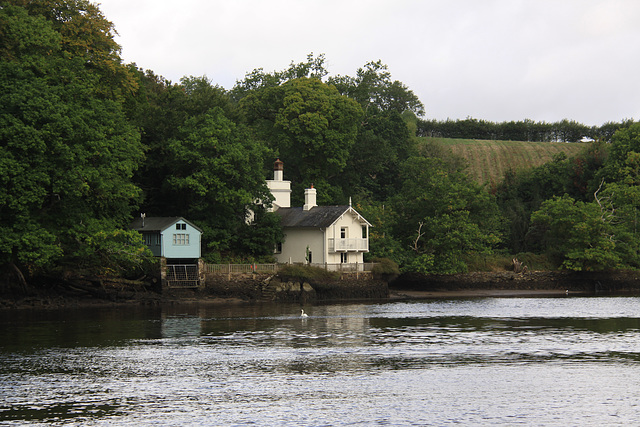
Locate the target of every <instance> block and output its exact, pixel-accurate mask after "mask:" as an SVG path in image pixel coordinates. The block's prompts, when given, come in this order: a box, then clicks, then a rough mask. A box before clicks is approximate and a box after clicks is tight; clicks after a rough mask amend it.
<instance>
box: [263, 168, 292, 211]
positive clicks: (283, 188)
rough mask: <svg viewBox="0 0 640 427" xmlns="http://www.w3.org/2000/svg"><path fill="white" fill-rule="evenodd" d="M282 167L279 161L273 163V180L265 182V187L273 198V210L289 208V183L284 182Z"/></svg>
mask: <svg viewBox="0 0 640 427" xmlns="http://www.w3.org/2000/svg"><path fill="white" fill-rule="evenodd" d="M283 170H284V167H283V163H282V161H281V160H280V159H278V160H276V161H275V162H274V163H273V179H268V180H267V187H269V190H270V191H271V194H272V195H273V198H274V199H275V200H274V201H273V205H274V206H273V209H278V208H290V207H291V181H285V180H284V172H283Z"/></svg>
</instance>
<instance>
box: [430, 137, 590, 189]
mask: <svg viewBox="0 0 640 427" xmlns="http://www.w3.org/2000/svg"><path fill="white" fill-rule="evenodd" d="M421 139H422V140H423V141H424V142H425V143H435V144H437V145H439V146H441V147H443V148H444V149H445V150H448V151H451V153H452V154H454V155H456V156H459V157H462V158H464V159H466V160H467V162H468V163H469V169H468V170H469V174H470V175H471V177H473V178H474V179H475V180H476V182H478V183H480V184H485V183H489V184H490V185H493V184H497V183H498V182H500V181H501V180H502V178H503V177H504V173H505V172H506V171H508V170H509V169H513V170H514V171H518V170H522V169H528V168H532V167H535V166H540V165H542V164H544V163H547V162H549V161H551V160H552V159H553V156H554V155H556V154H558V153H561V152H564V153H565V154H566V155H567V156H568V157H571V156H574V155H576V154H578V153H579V152H580V151H581V150H582V149H583V148H584V147H585V146H586V145H587V143H565V142H524V141H486V140H475V139H448V138H421Z"/></svg>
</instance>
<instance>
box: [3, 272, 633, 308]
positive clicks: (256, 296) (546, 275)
mask: <svg viewBox="0 0 640 427" xmlns="http://www.w3.org/2000/svg"><path fill="white" fill-rule="evenodd" d="M265 280H266V279H265V278H264V277H256V278H255V279H251V278H243V279H242V280H234V281H224V280H217V281H215V282H212V283H211V284H210V285H209V286H207V287H206V288H205V289H199V290H198V289H171V290H165V291H163V292H158V291H156V290H153V289H152V288H140V287H138V288H136V289H131V288H126V287H122V286H118V287H116V286H109V284H108V283H103V284H102V287H101V289H100V293H99V294H96V293H93V294H91V293H86V294H82V293H76V294H72V293H69V292H62V291H61V290H60V289H58V288H55V287H50V288H47V287H42V286H39V287H35V286H30V287H28V288H25V289H20V290H17V289H12V290H11V292H4V293H2V294H1V295H0V309H61V308H68V307H71V308H73V307H78V308H79V307H114V306H124V305H132V304H135V305H143V306H144V305H147V306H153V305H165V304H170V305H171V304H217V305H234V304H256V303H278V302H300V303H317V302H327V301H333V302H335V301H358V300H370V301H371V300H377V301H384V300H396V301H397V300H411V299H430V298H432V299H442V298H488V297H497V298H515V297H561V296H583V295H640V272H611V273H570V272H530V273H527V274H524V275H522V274H516V273H512V272H492V273H479V272H475V273H467V274H457V275H428V276H426V275H416V274H405V275H402V276H399V277H398V278H396V279H395V280H393V281H391V282H390V283H389V285H388V288H387V286H386V284H385V285H382V284H381V282H380V281H371V282H370V283H367V282H366V281H357V282H349V283H348V282H345V281H340V282H338V283H333V284H332V283H327V282H323V283H319V284H308V283H296V282H287V281H285V282H283V281H280V280H278V279H277V278H276V279H275V280H272V281H271V282H267V283H265ZM383 288H384V289H383ZM385 289H386V291H385ZM271 291H274V293H271Z"/></svg>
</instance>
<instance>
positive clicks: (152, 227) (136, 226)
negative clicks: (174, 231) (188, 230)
mask: <svg viewBox="0 0 640 427" xmlns="http://www.w3.org/2000/svg"><path fill="white" fill-rule="evenodd" d="M178 221H183V222H186V223H187V224H189V225H190V226H191V227H193V228H195V229H196V230H198V231H199V232H201V233H202V230H201V229H200V228H199V227H197V226H195V225H194V224H192V223H191V222H190V221H187V220H186V219H184V218H182V217H181V216H155V217H153V216H152V217H148V218H144V220H143V219H142V218H136V219H134V220H133V222H131V224H129V228H131V229H132V230H136V231H164V230H166V229H167V228H169V227H171V226H172V225H174V224H175V223H176V222H178ZM143 222H144V227H143Z"/></svg>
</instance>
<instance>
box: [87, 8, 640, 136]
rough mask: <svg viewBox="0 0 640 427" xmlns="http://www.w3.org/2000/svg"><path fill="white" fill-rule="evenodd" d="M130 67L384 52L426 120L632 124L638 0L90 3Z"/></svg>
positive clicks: (161, 70)
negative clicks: (96, 7)
mask: <svg viewBox="0 0 640 427" xmlns="http://www.w3.org/2000/svg"><path fill="white" fill-rule="evenodd" d="M96 3H99V5H100V10H101V11H102V12H103V14H104V15H105V17H106V18H107V19H108V20H109V21H111V22H113V24H114V26H115V29H116V31H117V32H118V35H117V36H116V41H117V42H118V43H119V44H120V46H121V47H122V54H121V56H122V58H123V60H124V61H125V62H126V63H130V62H134V63H136V64H137V65H138V67H140V68H143V69H149V70H152V71H153V72H154V73H155V74H158V75H161V76H163V77H165V78H166V79H169V80H171V81H172V82H174V83H177V82H179V81H180V78H182V77H184V76H197V77H200V76H206V77H208V78H209V79H210V80H211V81H212V83H213V84H216V85H219V86H222V87H224V88H225V89H231V88H232V87H233V86H234V84H235V83H236V81H238V80H242V79H243V78H244V76H245V75H246V74H247V73H249V72H251V71H252V70H254V69H257V68H262V69H264V71H266V72H271V71H279V70H284V69H286V68H287V67H288V66H289V65H290V64H291V63H292V62H295V63H299V62H304V61H305V60H306V58H307V55H308V54H310V53H313V54H315V55H319V54H324V55H325V59H326V67H327V69H328V71H329V73H330V75H334V76H335V75H343V76H344V75H348V76H355V75H356V71H357V70H358V68H361V67H363V66H364V65H365V64H367V63H368V62H371V61H377V60H381V61H382V63H384V64H386V65H387V66H388V70H389V72H390V73H391V77H392V79H393V80H399V81H400V82H402V83H404V84H405V85H406V86H407V87H408V88H409V89H411V90H412V91H413V92H414V93H415V94H416V95H417V96H418V98H419V99H420V100H421V101H422V103H423V104H424V106H425V111H426V114H425V116H424V118H425V119H436V120H446V119H452V120H456V119H465V118H467V117H473V118H476V119H479V120H488V121H492V122H504V121H511V120H514V121H518V120H524V119H530V120H534V121H546V122H557V121H561V120H563V119H569V120H575V121H577V122H580V123H582V124H585V125H589V126H600V125H602V124H604V123H606V122H610V121H611V122H619V121H621V120H624V119H635V120H636V121H637V120H640V24H638V23H639V22H640V1H637V0H224V1H221V0H180V1H178V0H171V1H169V0H98V1H96Z"/></svg>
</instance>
